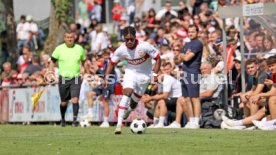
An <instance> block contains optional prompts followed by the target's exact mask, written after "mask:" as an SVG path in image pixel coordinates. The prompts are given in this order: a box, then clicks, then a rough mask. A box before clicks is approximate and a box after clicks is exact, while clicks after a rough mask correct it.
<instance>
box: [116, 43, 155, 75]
mask: <svg viewBox="0 0 276 155" xmlns="http://www.w3.org/2000/svg"><path fill="white" fill-rule="evenodd" d="M136 44H137V45H136V47H135V48H134V49H129V48H127V46H126V44H125V43H123V44H122V45H121V46H120V47H119V48H118V49H117V50H116V51H115V52H114V55H113V56H112V57H111V63H113V64H115V63H117V62H118V61H119V60H123V59H125V60H127V62H128V63H127V65H126V70H131V71H132V72H136V73H141V74H145V75H150V74H151V71H152V58H153V59H155V60H156V59H158V58H159V57H160V55H159V51H158V50H157V49H156V48H155V47H153V46H152V45H151V44H149V43H148V42H144V41H138V40H136Z"/></svg>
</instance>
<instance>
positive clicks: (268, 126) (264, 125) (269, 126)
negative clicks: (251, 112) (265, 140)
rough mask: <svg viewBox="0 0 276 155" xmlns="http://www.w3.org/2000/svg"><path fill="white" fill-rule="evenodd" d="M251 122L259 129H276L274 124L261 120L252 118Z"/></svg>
mask: <svg viewBox="0 0 276 155" xmlns="http://www.w3.org/2000/svg"><path fill="white" fill-rule="evenodd" d="M252 123H253V124H254V125H255V126H257V127H258V128H259V129H261V130H275V129H276V126H275V125H273V124H268V123H266V122H263V121H257V120H253V121H252Z"/></svg>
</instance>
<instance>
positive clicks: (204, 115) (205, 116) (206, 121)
mask: <svg viewBox="0 0 276 155" xmlns="http://www.w3.org/2000/svg"><path fill="white" fill-rule="evenodd" d="M218 108H219V106H218V105H217V104H216V103H215V102H204V103H203V104H202V106H201V120H200V123H199V125H200V127H201V128H220V124H221V120H216V119H215V117H214V111H215V110H216V109H218Z"/></svg>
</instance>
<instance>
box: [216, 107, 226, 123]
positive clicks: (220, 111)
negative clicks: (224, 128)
mask: <svg viewBox="0 0 276 155" xmlns="http://www.w3.org/2000/svg"><path fill="white" fill-rule="evenodd" d="M225 115H226V111H225V110H224V109H217V110H215V111H214V117H215V119H216V120H218V121H221V120H222V118H221V116H225Z"/></svg>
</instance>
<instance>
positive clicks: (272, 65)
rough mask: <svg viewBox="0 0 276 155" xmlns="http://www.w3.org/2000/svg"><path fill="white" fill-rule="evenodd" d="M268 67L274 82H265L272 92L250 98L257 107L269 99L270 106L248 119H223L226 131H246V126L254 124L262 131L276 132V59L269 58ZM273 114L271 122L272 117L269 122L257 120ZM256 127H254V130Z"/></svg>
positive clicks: (262, 108)
mask: <svg viewBox="0 0 276 155" xmlns="http://www.w3.org/2000/svg"><path fill="white" fill-rule="evenodd" d="M268 65H269V69H270V72H271V77H272V80H269V79H266V80H265V82H264V83H265V84H266V85H268V86H269V87H271V89H270V91H268V92H265V93H259V94H255V95H253V96H251V97H250V102H251V103H253V104H255V105H260V104H263V103H264V102H263V99H265V98H266V99H268V104H267V103H266V106H262V107H261V108H260V109H258V111H257V112H256V113H255V114H253V115H251V116H249V117H246V118H244V119H242V120H230V119H229V118H227V117H222V119H223V123H222V125H221V126H222V128H226V129H244V128H246V127H245V126H249V125H252V123H253V124H254V125H256V126H257V127H258V128H260V129H262V130H275V129H276V126H275V125H274V123H275V122H276V115H275V105H276V104H275V101H276V100H275V94H276V89H275V86H274V85H275V83H276V78H274V77H276V76H275V75H276V74H275V73H276V59H275V57H272V58H269V59H268ZM269 114H271V116H270V117H271V121H269V118H270V117H267V118H266V120H267V121H263V120H262V121H256V120H260V119H262V118H263V117H264V116H265V115H269ZM254 128H255V127H254V126H253V128H251V129H254Z"/></svg>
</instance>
